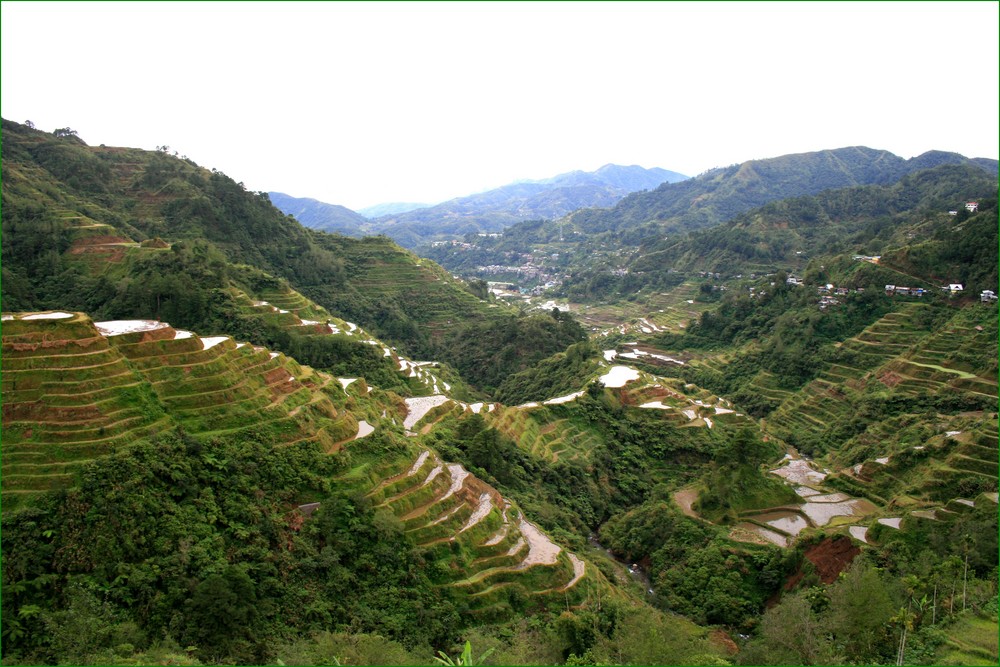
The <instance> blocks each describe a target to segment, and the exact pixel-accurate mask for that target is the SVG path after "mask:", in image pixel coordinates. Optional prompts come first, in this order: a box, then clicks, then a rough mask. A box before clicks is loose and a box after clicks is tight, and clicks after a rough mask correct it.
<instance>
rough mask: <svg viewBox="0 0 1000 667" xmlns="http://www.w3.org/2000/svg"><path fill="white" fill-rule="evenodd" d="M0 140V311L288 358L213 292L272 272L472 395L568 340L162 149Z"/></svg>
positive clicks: (10, 133) (386, 244) (377, 245)
mask: <svg viewBox="0 0 1000 667" xmlns="http://www.w3.org/2000/svg"><path fill="white" fill-rule="evenodd" d="M3 131H4V148H3V156H4V174H5V177H4V187H3V206H2V216H3V235H4V238H5V242H4V245H3V286H2V289H3V294H2V296H3V301H4V307H5V308H6V309H8V310H40V309H54V308H64V309H71V310H80V311H85V312H88V313H91V314H93V315H94V316H95V317H97V318H98V319H100V318H105V317H106V318H109V319H110V318H157V319H163V320H166V321H169V322H170V323H171V324H174V325H176V326H181V327H188V328H195V329H198V330H199V331H201V332H203V333H210V332H214V331H220V332H226V333H231V334H234V335H241V336H246V337H247V338H249V339H250V340H251V341H252V342H255V343H258V344H267V345H274V346H275V347H278V348H279V349H283V350H286V351H289V352H292V351H293V347H292V346H290V345H287V344H286V341H285V340H284V339H283V338H282V337H281V336H280V335H279V334H278V333H277V332H274V331H263V330H261V327H260V326H259V324H258V323H257V322H254V321H252V319H251V321H246V318H239V317H238V314H237V312H236V309H235V308H234V307H233V304H232V303H231V302H230V299H229V298H228V297H227V294H226V289H227V288H228V287H229V286H231V285H234V286H236V287H238V288H240V289H242V290H243V291H246V292H247V293H249V294H256V293H257V292H258V291H259V290H260V289H261V288H262V287H266V286H268V285H269V283H270V284H273V281H274V279H275V278H277V279H283V280H285V281H287V284H289V285H291V286H292V287H293V288H294V289H296V290H298V291H299V292H301V293H302V294H304V295H305V296H307V297H309V298H311V299H312V300H313V301H315V302H316V303H317V304H319V305H320V306H322V307H324V308H326V309H328V310H329V311H330V312H332V313H335V314H336V315H338V316H340V317H341V318H343V319H345V320H350V321H353V322H356V323H357V324H359V325H361V326H362V327H365V328H366V329H367V330H369V331H370V332H372V333H373V334H375V335H377V336H379V337H380V338H382V339H383V340H385V341H387V342H389V343H391V344H395V345H399V346H400V348H401V349H402V350H403V351H404V352H405V353H406V354H408V355H409V356H410V357H411V358H431V359H439V360H441V361H444V362H447V363H449V364H451V365H452V366H454V367H455V368H457V369H458V371H459V373H460V374H462V375H465V376H466V378H467V379H468V380H469V381H470V382H471V383H472V384H474V385H477V386H478V387H479V388H481V389H485V390H492V389H494V388H495V387H496V386H497V385H499V383H500V381H501V380H502V379H503V378H504V377H506V376H507V375H508V374H511V373H515V372H519V371H522V370H525V369H526V368H528V367H529V366H531V365H533V364H534V363H537V362H538V361H540V360H542V359H543V358H545V357H548V356H550V355H552V354H554V353H556V352H560V351H562V350H564V349H565V348H566V347H567V346H568V345H570V344H572V343H574V342H578V341H579V340H581V338H582V333H581V330H580V328H579V327H578V326H575V325H574V324H573V322H572V321H570V320H569V319H568V318H567V317H566V316H565V314H564V315H563V316H560V317H559V318H557V319H555V320H554V323H553V322H552V321H550V319H545V318H542V317H521V318H518V317H515V316H514V315H513V314H512V311H509V310H506V309H504V308H501V307H499V306H497V304H489V303H487V302H486V301H484V300H483V299H482V298H480V297H481V296H482V294H479V295H478V296H477V295H476V294H473V292H472V291H471V290H470V289H469V288H467V287H466V286H465V285H464V284H462V283H460V282H459V281H456V280H454V279H453V278H452V277H451V275H450V274H448V273H446V272H445V271H443V270H442V269H441V268H440V267H437V266H435V265H433V264H431V263H430V262H426V261H422V260H420V259H419V258H418V257H416V256H415V255H412V254H410V253H408V252H406V251H403V250H402V249H400V248H399V247H398V246H396V245H395V244H394V243H392V242H391V241H390V240H389V239H387V238H386V237H372V238H366V239H350V238H346V237H343V236H337V235H330V234H325V233H320V232H314V231H312V230H308V229H306V228H304V227H302V226H301V225H299V224H298V223H297V222H296V221H295V220H294V219H293V218H291V217H287V216H285V215H284V214H282V213H281V212H280V211H278V210H277V209H276V208H274V206H272V205H271V203H270V201H269V199H268V197H267V195H266V194H265V193H254V192H248V191H247V190H246V189H245V188H244V187H243V185H242V184H241V183H237V182H236V181H234V180H233V179H231V178H229V177H228V176H226V175H224V174H222V173H219V172H214V171H213V172H209V171H207V170H205V169H201V168H199V167H197V165H195V164H194V163H192V162H190V161H189V160H185V159H181V158H178V157H175V156H171V155H168V154H167V153H166V152H165V151H157V152H147V151H140V150H135V149H110V148H105V147H100V148H91V147H88V146H86V144H84V143H83V142H82V141H81V140H79V139H78V138H77V137H76V136H74V135H68V136H58V137H57V136H53V135H50V134H46V133H43V132H39V131H36V130H32V129H30V128H27V127H25V126H23V125H19V124H17V123H11V122H9V121H3ZM70 173H72V174H75V175H76V177H75V179H74V180H73V182H68V181H66V180H65V179H66V178H67V174H70ZM150 238H159V239H164V240H165V241H167V242H169V244H170V245H169V248H170V249H169V251H168V250H163V251H154V250H150V251H149V252H147V253H135V252H132V250H133V248H131V247H130V245H131V244H129V240H130V239H131V240H132V241H143V240H145V239H150ZM115 244H117V245H115ZM123 244H124V245H123ZM95 251H96V252H95ZM269 276H270V277H269ZM234 318H236V319H238V320H240V321H238V322H236V323H235V325H236V326H235V327H234V326H233V320H234ZM484 342H486V344H485V345H484ZM315 346H316V344H315V343H312V342H310V343H300V344H298V345H296V346H294V351H304V353H305V354H308V355H311V356H310V357H309V359H307V360H306V362H307V363H309V362H310V361H314V360H315V359H317V358H320V357H324V358H329V356H330V355H329V352H330V350H329V349H327V351H326V352H324V353H321V352H318V351H314V350H313V348H314V347H315ZM341 347H343V345H341ZM358 354H359V352H358V350H357V349H355V350H354V352H352V355H358ZM359 360H360V359H359ZM361 365H362V367H363V368H366V369H370V367H371V363H370V361H362V363H361ZM344 366H345V364H343V363H341V365H340V367H344ZM324 367H325V366H324ZM352 372H354V373H359V372H360V371H352ZM380 379H382V380H384V379H386V376H385V374H384V373H382V374H380Z"/></svg>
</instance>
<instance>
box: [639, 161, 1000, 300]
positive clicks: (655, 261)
mask: <svg viewBox="0 0 1000 667" xmlns="http://www.w3.org/2000/svg"><path fill="white" fill-rule="evenodd" d="M996 183H997V181H996V177H995V176H992V177H991V176H990V175H989V174H987V173H985V172H983V171H982V170H981V169H979V168H978V167H972V166H968V165H946V166H941V167H937V168H934V169H930V170H925V171H920V172H916V173H914V174H911V175H908V176H905V177H904V178H902V179H901V180H899V181H898V182H896V183H894V184H892V185H887V186H879V185H875V186H862V187H857V188H843V189H837V190H827V191H825V192H822V193H820V194H817V195H814V196H808V197H796V198H791V199H783V200H781V201H777V202H773V203H771V204H767V205H765V206H762V207H760V208H758V209H755V210H753V211H751V212H749V213H745V214H742V215H740V216H737V217H736V218H735V219H733V220H732V221H730V222H728V223H725V224H723V225H719V226H717V227H714V228H712V229H711V230H705V231H699V232H694V233H692V234H691V235H690V236H689V237H686V238H679V239H678V238H672V239H667V240H661V241H658V242H655V243H650V244H648V245H646V246H644V247H643V248H642V249H641V250H640V251H639V253H638V255H637V256H636V258H635V259H634V260H633V261H632V262H631V264H630V267H629V268H630V270H633V271H637V272H655V271H658V270H660V271H664V270H667V269H669V268H673V269H676V270H680V271H710V272H723V273H726V274H727V275H733V274H736V273H745V274H749V273H752V272H758V273H764V272H767V271H774V270H777V269H779V268H782V269H793V268H794V269H800V268H803V267H804V266H805V265H806V263H807V262H809V261H810V260H812V259H814V258H816V257H830V256H832V255H837V254H844V253H858V254H865V255H879V256H885V255H887V254H888V253H891V252H893V249H894V248H902V247H904V246H917V245H919V244H920V243H923V242H932V241H933V240H934V239H936V238H937V239H938V240H941V239H940V238H938V237H939V236H941V238H943V236H942V235H954V232H955V231H956V229H961V227H962V226H963V225H967V224H969V223H966V222H965V220H964V219H960V218H957V217H951V216H949V215H948V211H949V210H955V209H962V210H963V211H964V204H965V202H966V201H970V200H973V201H974V200H977V199H983V200H984V203H985V202H987V201H988V200H989V195H990V193H993V192H995V191H996ZM983 208H984V210H985V208H988V206H984V207H983ZM965 215H966V213H963V216H962V218H964V217H965ZM983 220H984V221H985V222H984V223H983V224H988V220H986V219H985V218H984V219H983ZM971 224H973V225H975V224H976V223H971ZM988 232H989V230H988V229H986V228H985V227H984V229H982V230H979V229H976V230H973V229H969V230H967V231H965V230H962V231H961V232H960V233H961V235H962V236H963V237H965V238H968V239H972V240H974V241H975V242H976V243H977V244H980V246H981V247H982V248H984V249H989V247H990V243H989V241H990V236H989V233H988ZM983 233H986V236H983ZM941 259H943V258H941ZM887 261H888V260H887ZM988 263H989V257H988V256H987V257H983V259H982V261H980V262H979V264H988ZM946 268H947V269H953V270H954V271H955V272H956V277H955V278H954V279H953V280H954V281H956V282H965V281H966V280H967V278H965V277H962V278H961V279H960V278H959V277H958V275H957V273H958V271H959V269H960V267H959V266H954V267H952V266H948V265H947V263H938V266H937V268H936V270H937V272H938V273H942V274H944V273H948V271H946V270H945V269H946ZM964 273H968V272H967V271H966V272H964ZM994 278H995V276H994ZM982 282H984V285H983V288H988V285H989V284H990V282H989V279H988V278H987V279H985V280H984V281H982ZM995 282H996V281H995V279H994V280H993V284H995Z"/></svg>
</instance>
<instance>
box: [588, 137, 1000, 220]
mask: <svg viewBox="0 0 1000 667" xmlns="http://www.w3.org/2000/svg"><path fill="white" fill-rule="evenodd" d="M943 164H954V165H962V164H968V165H973V166H976V167H979V168H980V169H983V170H985V171H987V172H989V173H992V174H994V175H995V174H996V172H997V161H996V160H990V159H986V158H973V159H970V158H966V157H964V156H962V155H959V154H958V153H948V152H944V151H928V152H926V153H924V154H922V155H919V156H917V157H914V158H911V159H909V160H907V159H904V158H901V157H899V156H898V155H894V154H892V153H890V152H889V151H884V150H876V149H873V148H867V147H865V146H852V147H847V148H837V149H833V150H823V151H815V152H811V153H796V154H791V155H782V156H780V157H775V158H769V159H764V160H751V161H748V162H743V163H741V164H734V165H732V166H730V167H724V168H719V169H713V170H711V171H708V172H706V173H704V174H701V175H699V176H697V177H695V178H691V179H688V180H685V181H683V182H681V183H664V184H663V185H661V186H659V187H658V188H656V189H655V190H650V191H649V192H639V193H634V194H631V195H629V196H628V197H625V198H624V199H622V200H621V201H620V202H618V204H616V205H615V206H614V207H613V208H609V209H595V210H584V211H579V212H577V213H575V214H574V215H573V222H574V223H575V224H576V225H577V226H578V227H579V228H580V229H581V231H584V232H587V233H597V232H604V231H613V232H616V231H620V230H626V229H628V230H631V229H634V228H635V227H636V226H638V225H641V224H643V223H656V226H657V233H662V232H663V231H668V232H669V231H683V230H690V229H700V228H705V227H711V226H713V225H717V224H719V223H722V222H725V221H726V220H730V219H732V218H733V217H734V216H736V215H738V214H740V213H743V212H745V211H749V210H750V209H753V208H756V207H758V206H763V205H764V204H766V203H768V202H771V201H777V200H779V199H786V198H788V197H801V196H803V195H814V194H817V193H819V192H822V191H823V190H829V189H832V188H847V187H855V186H859V185H887V184H889V183H895V182H896V181H898V180H899V179H900V178H902V177H903V176H905V175H907V174H911V173H914V172H916V171H920V170H923V169H931V168H933V167H937V166H940V165H943Z"/></svg>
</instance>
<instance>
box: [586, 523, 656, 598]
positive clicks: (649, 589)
mask: <svg viewBox="0 0 1000 667" xmlns="http://www.w3.org/2000/svg"><path fill="white" fill-rule="evenodd" d="M587 541H588V542H589V543H590V546H592V547H594V548H596V549H600V550H601V551H603V552H604V553H606V554H607V555H608V558H611V559H612V560H614V561H615V562H617V563H621V564H622V565H624V566H625V567H626V568H628V572H629V574H631V575H632V578H633V579H635V580H636V581H638V582H639V583H641V584H642V587H643V589H645V591H646V595H648V596H650V597H653V596H655V595H656V593H655V592H654V591H653V583H652V581H650V579H649V573H648V572H646V568H644V567H642V566H641V565H639V564H638V563H629V562H628V561H627V560H623V559H621V558H619V557H618V556H615V555H614V553H612V551H611V549H608V548H607V547H605V546H604V545H603V544H601V543H600V542H599V541H598V540H597V535H596V534H594V533H591V534H590V537H588V538H587Z"/></svg>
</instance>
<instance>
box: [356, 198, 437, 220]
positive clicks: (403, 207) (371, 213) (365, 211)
mask: <svg viewBox="0 0 1000 667" xmlns="http://www.w3.org/2000/svg"><path fill="white" fill-rule="evenodd" d="M431 206H434V204H418V203H415V202H389V203H388V204H375V205H374V206H368V207H365V208H359V209H358V213H360V214H361V215H363V216H365V217H366V218H368V219H373V218H381V217H383V216H387V215H399V214H400V213H407V212H409V211H415V210H417V209H418V208H430V207H431Z"/></svg>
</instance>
